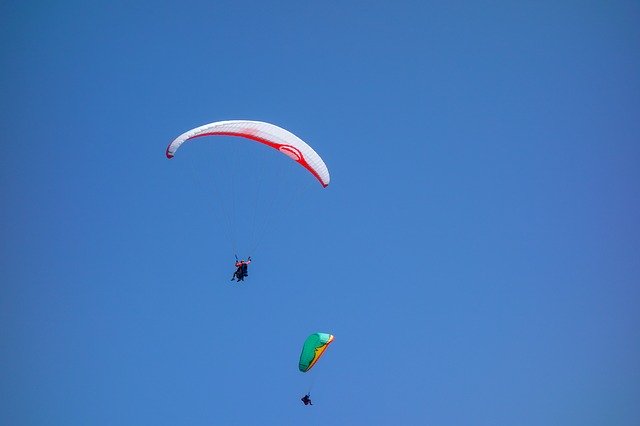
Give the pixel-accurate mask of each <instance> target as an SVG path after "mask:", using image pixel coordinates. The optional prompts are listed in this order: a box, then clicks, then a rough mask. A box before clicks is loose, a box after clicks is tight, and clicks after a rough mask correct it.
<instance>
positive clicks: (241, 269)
mask: <svg viewBox="0 0 640 426" xmlns="http://www.w3.org/2000/svg"><path fill="white" fill-rule="evenodd" d="M250 263H251V256H249V257H248V258H247V260H244V259H242V260H238V258H236V264H235V266H236V271H235V272H234V273H233V276H232V277H231V281H235V280H238V282H240V281H244V279H245V277H248V276H249V272H248V269H249V268H248V266H249V264H250Z"/></svg>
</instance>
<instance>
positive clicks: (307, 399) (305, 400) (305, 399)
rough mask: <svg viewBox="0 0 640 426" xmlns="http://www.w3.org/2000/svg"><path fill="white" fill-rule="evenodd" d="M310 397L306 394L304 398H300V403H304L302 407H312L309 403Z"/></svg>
mask: <svg viewBox="0 0 640 426" xmlns="http://www.w3.org/2000/svg"><path fill="white" fill-rule="evenodd" d="M310 396H311V395H310V394H306V395H305V396H303V397H302V398H300V401H302V402H304V405H313V404H312V403H311V398H309V397H310Z"/></svg>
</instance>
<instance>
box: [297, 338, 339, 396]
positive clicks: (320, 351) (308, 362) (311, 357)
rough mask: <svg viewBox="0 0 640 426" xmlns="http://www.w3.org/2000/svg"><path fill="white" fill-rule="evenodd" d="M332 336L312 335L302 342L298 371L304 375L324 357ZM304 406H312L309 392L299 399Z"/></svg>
mask: <svg viewBox="0 0 640 426" xmlns="http://www.w3.org/2000/svg"><path fill="white" fill-rule="evenodd" d="M333 339H334V337H333V335H332V334H329V333H313V334H311V335H310V336H309V337H307V339H306V340H305V341H304V344H303V345H302V353H301V354H300V361H299V362H298V369H299V370H300V371H301V372H303V373H306V372H308V371H309V370H311V369H312V368H313V366H314V365H316V363H317V362H318V360H319V359H320V357H322V355H324V352H325V351H326V350H327V348H328V347H329V345H330V344H331V343H332V342H333ZM300 400H301V401H302V403H303V404H304V405H313V404H312V402H311V390H310V389H309V391H307V393H306V394H305V395H304V396H303V397H302V398H301V399H300Z"/></svg>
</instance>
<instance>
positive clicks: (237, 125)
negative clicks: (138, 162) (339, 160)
mask: <svg viewBox="0 0 640 426" xmlns="http://www.w3.org/2000/svg"><path fill="white" fill-rule="evenodd" d="M206 136H226V137H232V138H231V139H237V138H244V139H248V140H250V141H254V142H258V143H259V144H262V145H264V146H267V147H269V148H272V149H274V150H276V151H278V152H280V153H282V154H284V155H286V156H287V157H289V158H290V159H292V160H293V161H295V162H296V163H298V164H300V165H301V166H302V167H304V168H305V169H306V170H307V171H308V172H309V173H310V174H311V175H312V176H313V177H315V179H316V180H317V181H318V182H319V183H320V184H321V185H322V187H323V188H326V187H327V186H328V185H329V182H330V181H331V178H330V175H329V170H328V169H327V166H326V164H325V163H324V161H323V160H322V158H321V157H320V156H319V155H318V153H317V152H316V151H314V149H313V148H311V146H309V145H308V144H307V143H306V142H304V141H303V140H302V139H300V138H299V137H298V136H296V135H294V134H293V133H291V132H290V131H288V130H285V129H283V128H282V127H278V126H276V125H275V124H271V123H266V122H262V121H252V120H226V121H216V122H213V123H209V124H205V125H203V126H200V127H196V128H194V129H191V130H188V131H186V132H184V133H182V134H181V135H179V136H178V137H176V138H175V139H174V140H173V141H172V142H171V143H170V144H169V145H168V146H167V149H166V152H165V154H166V157H167V158H168V159H171V158H173V157H174V156H175V155H176V153H177V151H178V150H179V149H180V147H181V146H182V145H183V144H184V143H185V142H187V141H191V140H194V139H209V138H205V137H206ZM230 215H231V214H230ZM229 222H235V221H232V220H230V221H229ZM229 233H230V234H231V233H233V230H232V231H230V232H229ZM254 233H257V232H254ZM233 238H234V243H233V249H234V252H235V253H234V255H235V264H234V266H235V268H236V269H235V271H234V272H233V275H232V277H231V281H236V282H237V283H242V282H244V280H245V278H247V277H248V276H249V274H248V266H249V264H250V263H251V261H252V260H251V257H247V258H246V259H247V260H245V259H238V255H237V252H236V247H235V236H234V237H233ZM255 244H257V243H255ZM250 252H251V251H250Z"/></svg>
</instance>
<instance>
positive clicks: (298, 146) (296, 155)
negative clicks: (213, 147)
mask: <svg viewBox="0 0 640 426" xmlns="http://www.w3.org/2000/svg"><path fill="white" fill-rule="evenodd" d="M203 136H240V137H243V138H247V139H251V140H254V141H256V142H259V143H261V144H264V145H267V146H269V147H271V148H273V149H276V150H278V151H280V152H281V153H283V154H285V155H286V156H287V157H289V158H291V159H292V160H293V161H295V162H297V163H298V164H300V165H301V166H302V167H304V168H305V169H307V170H308V171H309V172H310V173H311V174H312V175H313V176H315V178H316V179H318V181H319V182H320V184H322V186H323V187H325V188H326V187H327V186H328V185H329V182H330V181H331V177H330V176H329V170H328V169H327V166H326V165H325V163H324V161H323V160H322V158H320V156H319V155H318V153H317V152H315V151H314V150H313V148H311V147H310V146H309V145H307V143H306V142H304V141H303V140H302V139H300V138H299V137H297V136H296V135H294V134H293V133H291V132H290V131H288V130H285V129H283V128H282V127H278V126H276V125H275V124H271V123H265V122H263V121H251V120H227V121H216V122H214V123H209V124H205V125H204V126H200V127H196V128H195V129H191V130H189V131H187V132H185V133H183V134H181V135H180V136H178V137H177V138H175V139H174V140H173V142H171V143H170V144H169V146H168V147H167V150H166V156H167V158H169V159H170V158H173V156H174V155H175V153H176V151H177V150H178V148H180V146H182V144H183V143H185V142H186V141H188V140H191V139H194V138H199V137H203Z"/></svg>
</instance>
